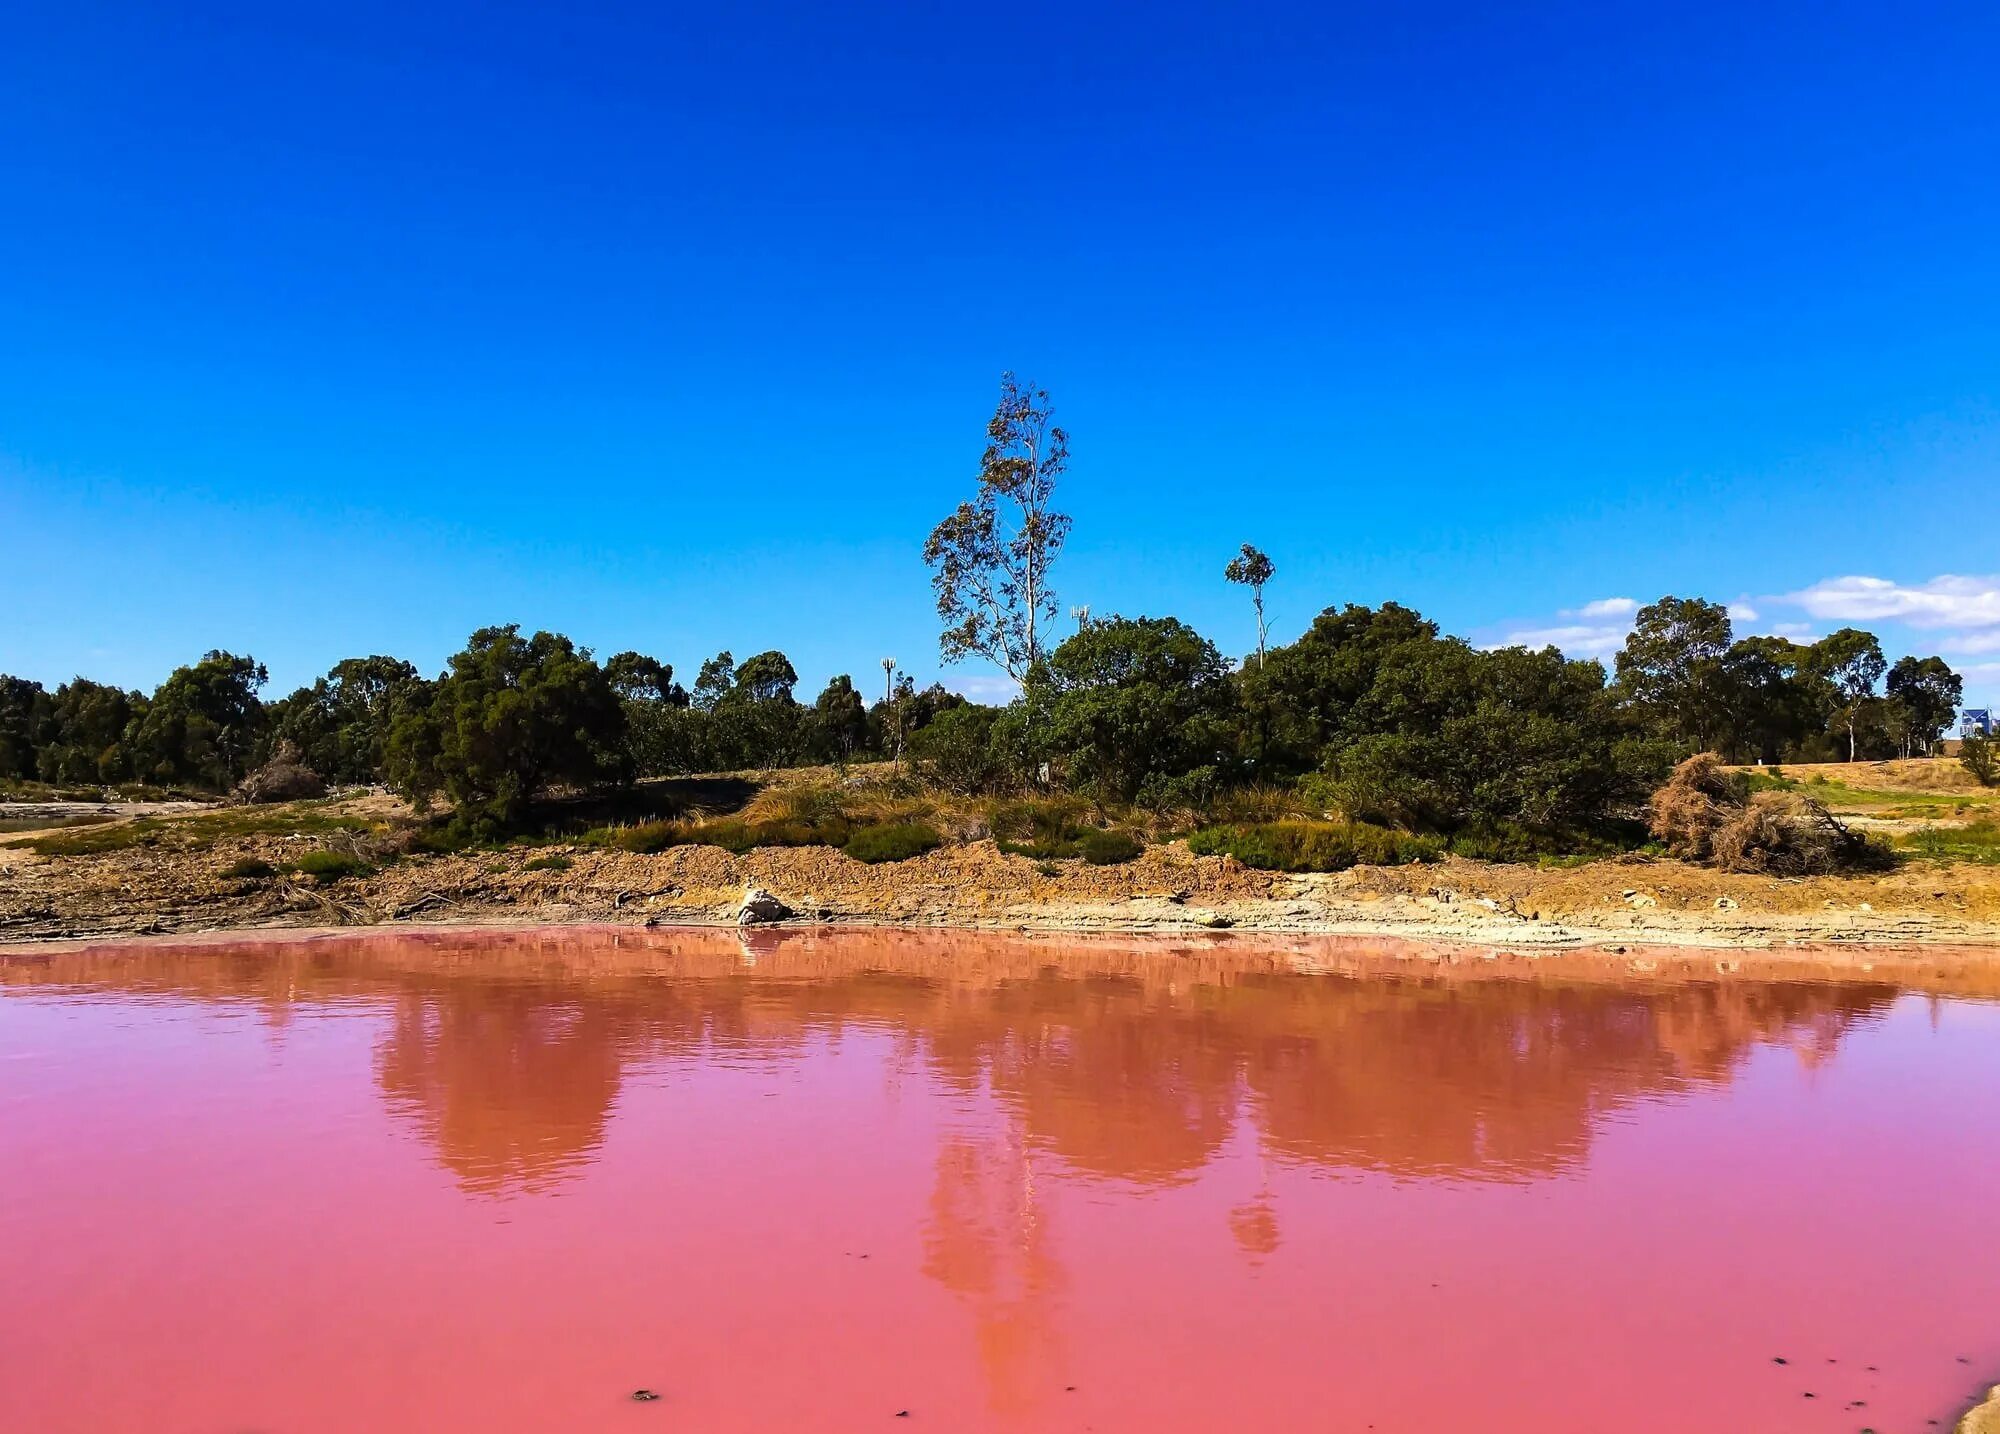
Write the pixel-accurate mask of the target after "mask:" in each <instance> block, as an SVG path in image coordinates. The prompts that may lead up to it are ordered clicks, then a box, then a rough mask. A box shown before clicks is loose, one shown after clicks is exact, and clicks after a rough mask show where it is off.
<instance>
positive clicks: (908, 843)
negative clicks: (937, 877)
mask: <svg viewBox="0 0 2000 1434" xmlns="http://www.w3.org/2000/svg"><path fill="white" fill-rule="evenodd" d="M943 840H944V839H943V838H942V837H940V836H939V835H938V833H937V828H935V827H932V826H928V825H926V824H925V823H923V822H884V823H881V824H879V825H877V826H867V827H859V828H857V829H856V830H855V832H854V834H853V835H852V836H850V837H849V838H848V839H847V844H846V845H845V846H843V847H842V848H841V850H843V851H845V852H846V853H847V854H848V855H849V856H851V857H853V858H854V859H855V860H856V861H865V862H870V863H874V862H880V861H902V860H904V859H905V858H907V857H913V856H922V855H923V854H924V853H925V852H927V851H930V850H933V849H934V848H936V847H937V846H939V845H941V844H942V842H943Z"/></svg>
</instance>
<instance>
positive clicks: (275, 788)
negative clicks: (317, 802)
mask: <svg viewBox="0 0 2000 1434" xmlns="http://www.w3.org/2000/svg"><path fill="white" fill-rule="evenodd" d="M325 795H326V783H325V782H324V781H322V780H321V779H320V775H319V773H317V772H315V771H314V770H313V769H312V768H311V767H308V766H307V765H306V764H305V754H304V753H302V752H300V751H299V748H298V744H297V743H296V742H280V743H279V744H278V746H277V750H276V751H274V752H273V753H272V754H271V760H270V761H268V762H266V763H265V764H264V765H263V766H261V767H259V768H258V769H257V770H256V771H254V772H252V773H251V774H250V775H249V776H247V777H245V778H244V779H243V780H242V781H241V782H239V783H237V785H236V799H237V800H238V801H242V802H297V801H304V800H307V799H308V798H312V797H323V796H325Z"/></svg>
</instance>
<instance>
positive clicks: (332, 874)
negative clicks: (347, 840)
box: [292, 851, 369, 885]
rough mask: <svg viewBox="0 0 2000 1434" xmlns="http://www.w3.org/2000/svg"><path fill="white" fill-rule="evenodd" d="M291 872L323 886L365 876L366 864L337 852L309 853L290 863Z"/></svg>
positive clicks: (366, 871) (367, 868)
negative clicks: (352, 877) (345, 878)
mask: <svg viewBox="0 0 2000 1434" xmlns="http://www.w3.org/2000/svg"><path fill="white" fill-rule="evenodd" d="M292 870H293V871H296V872H297V873H298V874H299V875H300V876H309V877H311V878H312V879H313V880H314V881H317V882H319V883H321V884H322V885H324V884H325V883H327V882H330V881H339V880H340V879H341V878H342V877H348V876H365V875H367V873H368V870H369V867H368V863H366V862H364V861H361V860H359V859H357V858H355V857H351V856H349V855H347V853H345V852H339V851H309V852H307V853H306V854H305V855H304V856H302V857H300V858H299V859H298V860H297V861H295V862H293V863H292Z"/></svg>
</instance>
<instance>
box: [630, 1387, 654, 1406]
mask: <svg viewBox="0 0 2000 1434" xmlns="http://www.w3.org/2000/svg"><path fill="white" fill-rule="evenodd" d="M632 1397H633V1398H634V1399H636V1400H638V1401H639V1403H641V1404H651V1403H652V1402H653V1401H654V1400H655V1399H658V1398H659V1397H660V1396H659V1395H657V1394H655V1393H653V1391H652V1390H650V1389H635V1390H633V1391H632Z"/></svg>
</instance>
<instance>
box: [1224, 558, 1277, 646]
mask: <svg viewBox="0 0 2000 1434" xmlns="http://www.w3.org/2000/svg"><path fill="white" fill-rule="evenodd" d="M1277 573H1278V570H1277V568H1276V567H1275V566H1273V565H1272V562H1271V560H1270V559H1269V558H1267V557H1266V556H1264V554H1263V553H1261V552H1259V551H1258V550H1257V549H1256V548H1254V547H1252V546H1251V545H1250V544H1248V543H1245V544H1244V545H1243V551H1242V552H1240V553H1238V554H1237V555H1236V556H1235V557H1233V558H1231V559H1230V560H1229V566H1228V567H1226V568H1224V569H1223V570H1222V576H1223V577H1224V578H1225V579H1227V580H1228V581H1230V582H1232V583H1240V584H1242V585H1243V586H1244V587H1247V588H1249V589H1250V601H1251V603H1252V604H1253V605H1254V606H1255V607H1256V609H1257V665H1258V666H1259V667H1262V666H1263V665H1264V584H1265V583H1268V582H1269V581H1271V579H1272V578H1274V577H1276V576H1277Z"/></svg>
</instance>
